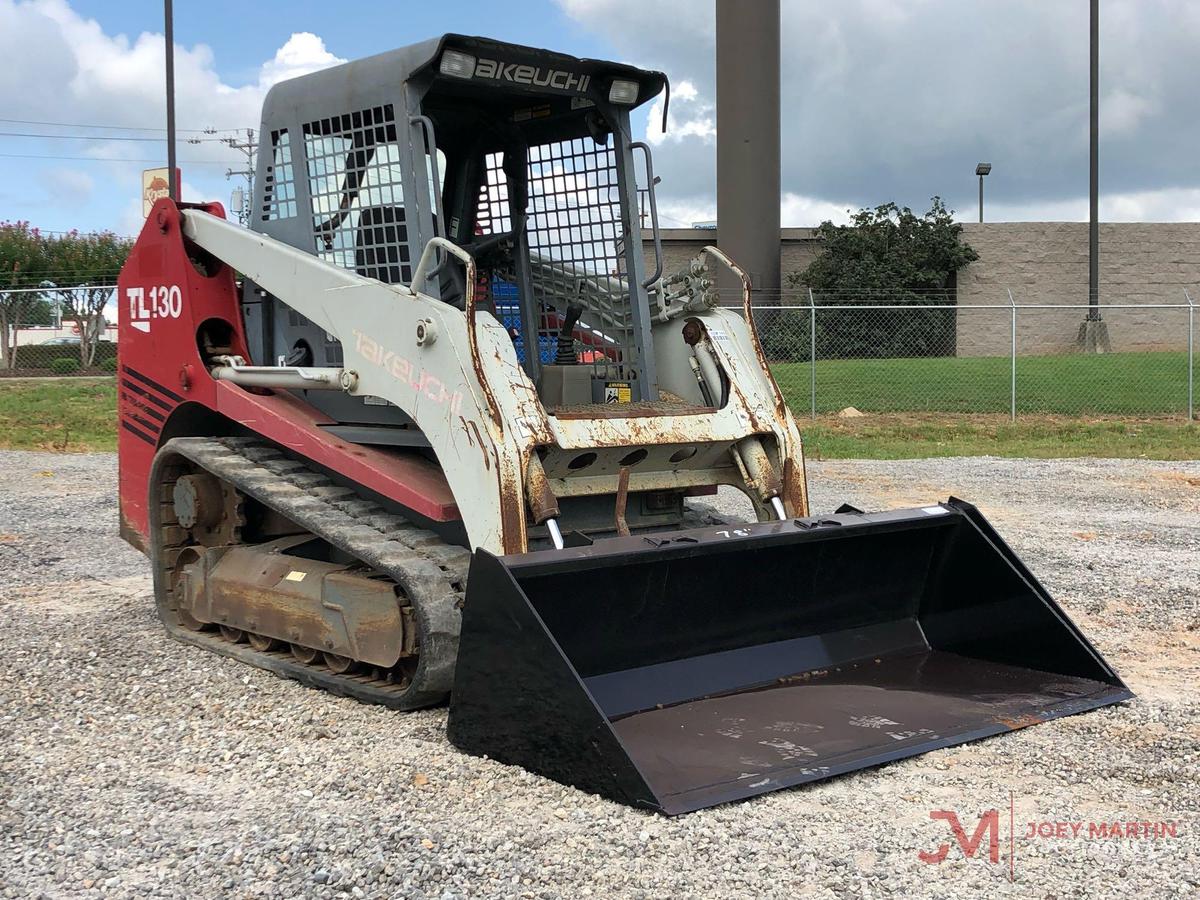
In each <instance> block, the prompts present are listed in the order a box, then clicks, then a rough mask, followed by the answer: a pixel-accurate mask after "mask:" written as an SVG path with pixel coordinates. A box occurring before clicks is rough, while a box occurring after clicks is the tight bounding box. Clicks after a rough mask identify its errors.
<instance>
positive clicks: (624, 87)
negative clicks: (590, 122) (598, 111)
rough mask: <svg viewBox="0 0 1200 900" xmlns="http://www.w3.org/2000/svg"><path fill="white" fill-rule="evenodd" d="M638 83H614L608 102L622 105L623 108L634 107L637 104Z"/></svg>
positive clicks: (610, 89) (610, 88)
mask: <svg viewBox="0 0 1200 900" xmlns="http://www.w3.org/2000/svg"><path fill="white" fill-rule="evenodd" d="M638 90H639V88H638V83H637V82H636V81H614V82H613V83H612V86H611V87H609V89H608V102H609V103H620V104H621V105H622V106H633V104H635V103H637V98H638Z"/></svg>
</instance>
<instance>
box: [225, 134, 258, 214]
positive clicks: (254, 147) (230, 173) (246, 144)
mask: <svg viewBox="0 0 1200 900" xmlns="http://www.w3.org/2000/svg"><path fill="white" fill-rule="evenodd" d="M225 143H226V145H228V146H229V147H230V148H232V149H234V150H238V151H240V152H241V153H242V154H244V155H245V157H246V168H244V169H226V170H225V178H226V180H228V179H230V178H233V177H234V176H236V175H240V176H242V177H243V178H245V179H246V197H245V199H244V201H243V203H242V208H241V210H239V211H238V219H240V220H241V223H242V224H243V225H248V224H249V223H250V198H251V197H253V196H254V163H255V157H256V155H257V153H258V142H257V141H256V140H255V136H254V129H253V128H247V129H246V140H244V141H240V140H238V139H237V138H226V139H225Z"/></svg>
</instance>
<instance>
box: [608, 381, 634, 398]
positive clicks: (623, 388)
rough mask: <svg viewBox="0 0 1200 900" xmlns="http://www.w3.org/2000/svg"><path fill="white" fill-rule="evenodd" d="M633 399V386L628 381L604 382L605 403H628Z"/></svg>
mask: <svg viewBox="0 0 1200 900" xmlns="http://www.w3.org/2000/svg"><path fill="white" fill-rule="evenodd" d="M632 399H633V388H632V387H630V386H629V382H628V381H607V382H605V384H604V402H605V403H628V402H630V401H631V400H632Z"/></svg>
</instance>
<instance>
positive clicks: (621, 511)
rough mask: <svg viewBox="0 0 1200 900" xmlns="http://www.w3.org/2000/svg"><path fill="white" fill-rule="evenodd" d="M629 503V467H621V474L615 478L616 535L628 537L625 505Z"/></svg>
mask: <svg viewBox="0 0 1200 900" xmlns="http://www.w3.org/2000/svg"><path fill="white" fill-rule="evenodd" d="M628 501H629V466H621V474H620V475H619V476H617V500H616V511H615V513H614V519H615V521H616V523H617V534H619V535H620V536H621V537H629V522H628V521H626V519H625V505H626V504H627V503H628Z"/></svg>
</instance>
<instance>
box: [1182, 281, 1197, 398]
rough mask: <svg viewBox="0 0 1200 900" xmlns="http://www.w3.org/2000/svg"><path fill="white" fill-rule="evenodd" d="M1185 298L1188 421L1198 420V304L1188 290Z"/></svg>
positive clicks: (1185, 291)
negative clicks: (1196, 391)
mask: <svg viewBox="0 0 1200 900" xmlns="http://www.w3.org/2000/svg"><path fill="white" fill-rule="evenodd" d="M1183 296H1184V297H1186V298H1187V302H1188V421H1189V422H1191V421H1193V420H1194V419H1195V418H1196V403H1195V397H1196V393H1195V381H1196V304H1195V303H1193V302H1192V295H1191V293H1190V292H1189V291H1188V289H1187V288H1184V289H1183Z"/></svg>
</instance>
